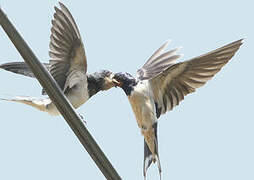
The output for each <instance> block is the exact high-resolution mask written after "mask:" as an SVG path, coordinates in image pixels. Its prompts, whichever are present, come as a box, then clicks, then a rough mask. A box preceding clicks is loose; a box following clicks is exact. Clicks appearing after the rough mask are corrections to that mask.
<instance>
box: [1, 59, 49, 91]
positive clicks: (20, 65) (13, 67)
mask: <svg viewBox="0 0 254 180" xmlns="http://www.w3.org/2000/svg"><path fill="white" fill-rule="evenodd" d="M43 65H44V66H45V67H46V69H47V70H49V64H48V63H43ZM0 69H4V70H6V71H9V72H12V73H16V74H21V75H24V76H27V77H32V78H35V76H34V73H33V72H32V70H31V69H30V67H29V66H28V65H27V64H26V63H25V62H10V63H5V64H1V65H0ZM46 94H47V93H46V91H45V90H44V89H42V95H46Z"/></svg>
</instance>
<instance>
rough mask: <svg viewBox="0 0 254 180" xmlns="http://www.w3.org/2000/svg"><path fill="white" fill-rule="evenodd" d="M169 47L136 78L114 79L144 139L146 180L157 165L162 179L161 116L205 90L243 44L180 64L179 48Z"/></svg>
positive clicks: (120, 76) (159, 52)
mask: <svg viewBox="0 0 254 180" xmlns="http://www.w3.org/2000/svg"><path fill="white" fill-rule="evenodd" d="M168 43H169V41H167V42H166V43H164V44H163V45H162V46H161V47H160V48H159V49H158V50H157V51H156V52H155V53H154V54H153V55H152V56H151V57H150V58H149V59H148V61H147V62H146V63H145V64H144V65H143V67H142V68H141V69H139V70H138V71H137V77H136V78H134V77H133V76H132V75H130V74H129V73H116V74H115V76H114V77H113V78H114V79H115V80H116V81H118V86H119V87H121V88H122V89H123V90H124V92H125V94H126V95H127V97H128V99H129V102H130V104H131V107H132V110H133V112H134V114H135V117H136V120H137V123H138V127H139V128H140V129H141V133H142V135H143V136H144V164H143V173H144V178H145V179H146V172H147V169H148V167H149V166H150V165H151V163H152V162H154V163H155V162H156V161H157V165H158V170H159V174H160V177H161V165H160V159H159V154H158V138H157V120H158V118H159V117H160V115H161V114H164V113H166V112H167V111H170V110H172V109H173V108H174V107H175V106H177V105H178V104H179V103H180V101H182V100H183V99H184V96H186V95H187V94H190V93H192V92H194V91H195V90H196V88H199V87H201V86H203V85H204V84H205V83H206V82H207V81H208V80H210V79H211V78H212V77H213V76H214V75H215V74H216V73H217V72H219V71H220V69H221V68H222V67H223V66H224V65H225V64H226V63H227V62H228V61H229V60H230V59H231V58H232V57H233V56H234V54H235V53H236V51H237V50H238V49H239V47H240V46H241V44H242V40H238V41H235V42H233V43H231V44H228V45H226V46H223V47H221V48H219V49H216V50H214V51H211V52H209V53H207V54H204V55H202V56H199V57H196V58H193V59H190V60H188V61H184V62H178V63H177V60H178V59H179V58H180V57H181V56H180V55H176V51H177V50H178V49H179V48H177V49H174V50H170V51H167V52H164V50H165V48H166V47H167V45H168Z"/></svg>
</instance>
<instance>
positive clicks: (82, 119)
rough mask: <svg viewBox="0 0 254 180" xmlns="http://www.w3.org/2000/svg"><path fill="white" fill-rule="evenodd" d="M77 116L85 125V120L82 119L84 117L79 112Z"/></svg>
mask: <svg viewBox="0 0 254 180" xmlns="http://www.w3.org/2000/svg"><path fill="white" fill-rule="evenodd" d="M79 117H80V119H81V121H82V122H83V123H84V124H85V125H86V121H85V120H84V117H83V116H82V115H81V114H79Z"/></svg>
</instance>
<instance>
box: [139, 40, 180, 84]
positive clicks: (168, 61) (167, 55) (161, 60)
mask: <svg viewBox="0 0 254 180" xmlns="http://www.w3.org/2000/svg"><path fill="white" fill-rule="evenodd" d="M169 42H170V41H166V42H165V43H164V44H163V45H162V46H161V47H160V48H159V49H158V50H157V51H155V53H154V54H153V55H152V56H151V57H150V58H149V59H148V60H147V62H146V63H145V64H144V65H143V66H142V68H140V69H139V70H138V71H137V79H139V80H146V79H152V78H153V77H156V76H157V75H158V74H160V73H161V72H163V71H164V70H165V69H167V68H168V67H169V66H171V65H173V64H175V63H176V62H177V60H178V59H179V58H180V57H181V55H176V52H177V51H178V50H179V49H180V48H176V49H173V50H170V51H167V52H164V51H165V49H166V47H167V45H168V44H169Z"/></svg>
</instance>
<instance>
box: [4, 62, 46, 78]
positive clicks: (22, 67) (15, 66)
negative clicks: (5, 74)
mask: <svg viewBox="0 0 254 180" xmlns="http://www.w3.org/2000/svg"><path fill="white" fill-rule="evenodd" d="M43 65H44V66H45V67H46V68H47V69H49V64H48V63H43ZM0 68H1V69H4V70H6V71H10V72H13V73H16V74H21V75H24V76H27V77H32V78H34V77H35V76H34V74H33V72H32V70H31V69H30V67H29V66H28V65H27V64H26V63H25V62H10V63H5V64H1V65H0Z"/></svg>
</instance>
